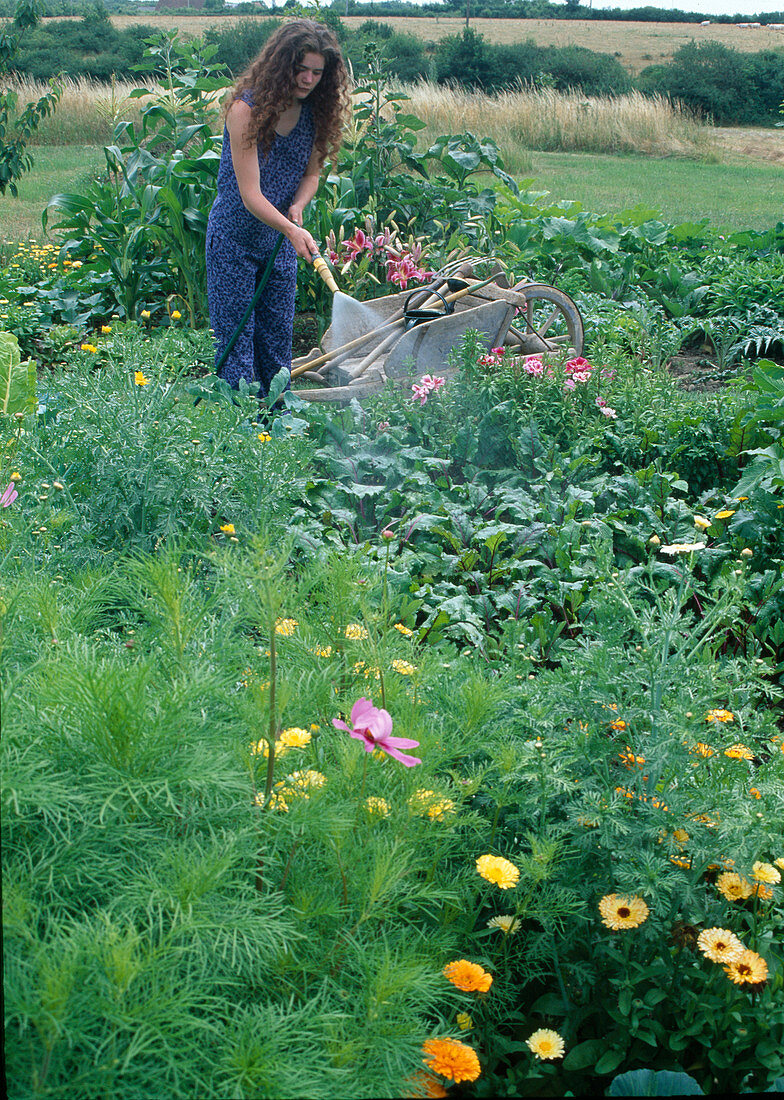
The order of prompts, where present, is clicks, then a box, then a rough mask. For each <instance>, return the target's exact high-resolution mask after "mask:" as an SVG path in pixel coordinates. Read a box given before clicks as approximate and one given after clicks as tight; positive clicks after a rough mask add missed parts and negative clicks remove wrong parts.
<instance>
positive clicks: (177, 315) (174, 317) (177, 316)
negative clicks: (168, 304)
mask: <svg viewBox="0 0 784 1100" xmlns="http://www.w3.org/2000/svg"><path fill="white" fill-rule="evenodd" d="M180 317H182V314H181V313H180V311H179V310H178V309H173V310H172V312H171V319H172V321H179V319H180Z"/></svg>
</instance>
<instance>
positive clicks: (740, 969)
mask: <svg viewBox="0 0 784 1100" xmlns="http://www.w3.org/2000/svg"><path fill="white" fill-rule="evenodd" d="M724 973H725V974H726V975H727V977H728V978H729V979H730V980H731V981H733V982H734V983H735V984H736V985H760V984H761V983H762V982H764V981H765V980H766V978H767V976H768V964H767V963H766V962H765V960H764V959H763V958H762V956H761V955H758V954H757V952H756V951H749V950H748V948H745V949H744V950H743V952H742V953H741V954H740V955H739V956H738V958H737V959H731V960H730V961H729V962H728V964H727V966H725V967H724Z"/></svg>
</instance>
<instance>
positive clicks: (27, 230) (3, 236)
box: [0, 145, 106, 247]
mask: <svg viewBox="0 0 784 1100" xmlns="http://www.w3.org/2000/svg"><path fill="white" fill-rule="evenodd" d="M32 153H33V156H34V158H35V164H34V165H33V168H32V170H31V171H30V172H26V173H25V175H24V176H22V178H21V180H20V181H19V183H18V185H17V186H18V188H19V194H18V196H17V197H16V198H13V197H12V196H11V195H10V194H6V195H3V196H2V197H1V198H0V247H1V246H2V244H3V243H4V242H13V243H16V242H17V241H25V240H28V239H29V238H31V237H34V238H36V239H37V240H42V239H43V236H44V232H43V229H42V227H41V213H42V211H43V209H44V207H45V206H46V204H47V202H48V201H49V199H50V198H51V197H52V195H56V194H58V193H59V192H60V191H77V192H80V191H82V190H83V189H84V188H86V187H87V185H88V183H89V181H90V179H91V178H92V176H93V175H94V173H95V172H96V170H97V169H99V168H101V167H102V166H103V165H104V164H105V163H106V162H105V160H104V156H103V149H102V148H101V146H99V145H41V146H36V147H35V148H34V149H33V150H32Z"/></svg>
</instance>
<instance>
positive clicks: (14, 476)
mask: <svg viewBox="0 0 784 1100" xmlns="http://www.w3.org/2000/svg"><path fill="white" fill-rule="evenodd" d="M21 477H22V475H21V474H20V473H19V471H18V470H14V472H13V473H12V474H11V481H19V480H21Z"/></svg>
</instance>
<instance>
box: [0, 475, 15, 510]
mask: <svg viewBox="0 0 784 1100" xmlns="http://www.w3.org/2000/svg"><path fill="white" fill-rule="evenodd" d="M18 496H19V494H18V493H17V491H16V489H15V488H14V483H13V481H10V482H9V483H8V486H7V488H6V490H5V492H4V493H3V495H2V496H1V497H0V504H2V506H3V507H4V508H7V507H8V506H9V505H10V504H13V503H14V501H15V500H16V498H17V497H18Z"/></svg>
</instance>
